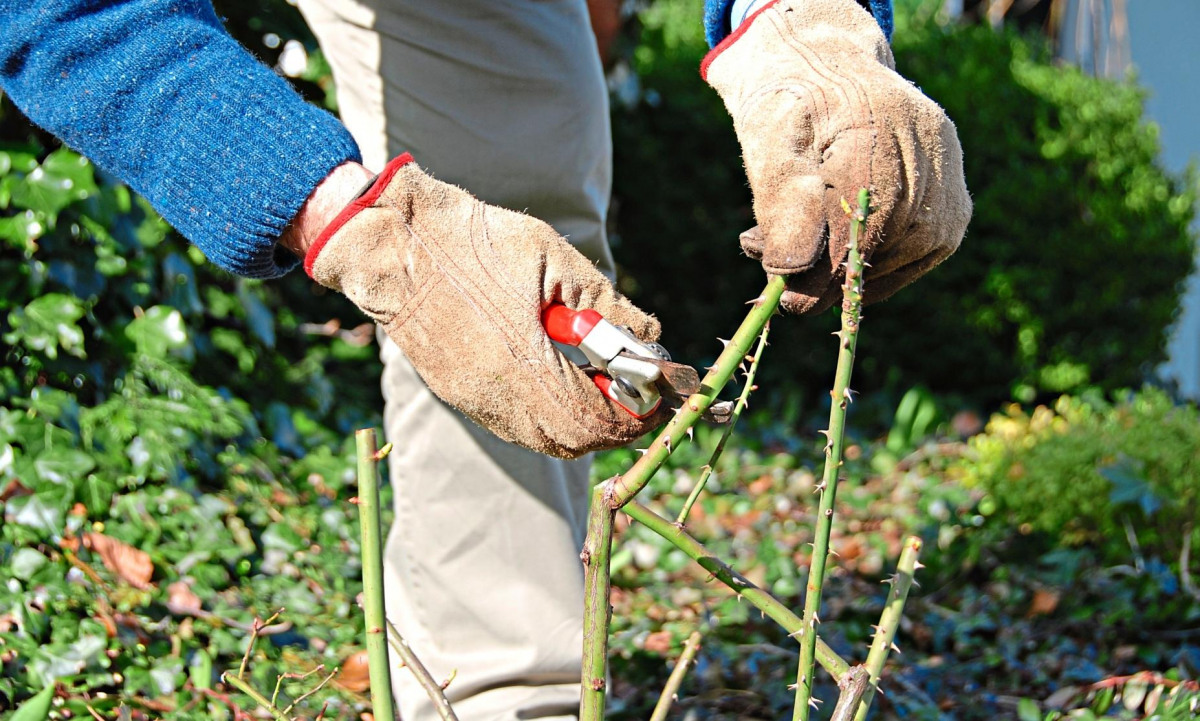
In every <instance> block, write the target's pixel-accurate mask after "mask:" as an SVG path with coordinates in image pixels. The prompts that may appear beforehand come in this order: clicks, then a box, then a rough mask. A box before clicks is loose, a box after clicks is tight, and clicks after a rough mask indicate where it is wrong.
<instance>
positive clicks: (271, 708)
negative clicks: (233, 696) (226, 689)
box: [221, 673, 292, 721]
mask: <svg viewBox="0 0 1200 721" xmlns="http://www.w3.org/2000/svg"><path fill="white" fill-rule="evenodd" d="M221 680H222V681H224V682H225V683H227V684H229V685H230V686H233V687H234V688H236V689H237V690H238V691H241V692H242V693H244V694H246V695H247V696H249V697H250V698H252V699H254V703H256V704H258V705H259V706H261V707H262V708H263V709H265V710H266V712H267V713H269V714H271V717H272V718H274V719H275V721H292V720H291V719H289V718H288V717H287V715H286V714H285V713H284V712H282V711H280V710H279V709H278V708H276V707H275V705H274V704H272V703H271V699H269V698H267V697H266V696H264V695H262V694H261V693H259V691H258V689H256V688H254V687H253V686H251V685H250V682H249V681H247V680H246V679H244V678H242V677H241V676H235V675H233V674H231V673H225V674H222V675H221Z"/></svg>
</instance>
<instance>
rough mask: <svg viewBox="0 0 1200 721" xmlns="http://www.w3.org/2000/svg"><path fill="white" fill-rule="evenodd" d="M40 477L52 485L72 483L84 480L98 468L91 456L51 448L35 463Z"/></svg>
mask: <svg viewBox="0 0 1200 721" xmlns="http://www.w3.org/2000/svg"><path fill="white" fill-rule="evenodd" d="M33 467H34V469H35V470H36V471H37V474H38V477H39V478H41V479H42V480H44V481H49V482H51V483H70V482H72V481H76V480H79V479H82V478H83V477H84V476H85V475H87V473H88V471H90V470H92V469H93V468H95V467H96V462H95V461H93V460H92V458H91V456H89V455H88V454H86V453H84V452H83V451H80V450H76V449H74V448H50V449H47V450H45V451H42V452H41V453H40V454H38V457H37V460H35V461H34V462H33Z"/></svg>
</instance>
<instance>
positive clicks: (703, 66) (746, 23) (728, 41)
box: [700, 0, 779, 82]
mask: <svg viewBox="0 0 1200 721" xmlns="http://www.w3.org/2000/svg"><path fill="white" fill-rule="evenodd" d="M777 2H779V0H771V2H769V3H767V4H766V5H763V6H762V7H760V8H759V9H757V10H755V11H754V14H753V15H751V16H750V17H748V18H746V19H745V20H743V21H742V24H741V25H738V26H737V29H736V30H734V31H733V32H731V33H729V34H728V35H726V36H725V39H724V40H722V41H721V42H719V43H717V46H716V47H715V48H713V49H712V50H709V51H708V54H707V55H705V56H704V59H703V60H701V61H700V77H701V79H703V80H704V81H705V82H708V66H709V65H712V62H713V61H714V60H716V59H717V56H718V55H720V54H721V53H723V52H724V51H725V49H726V48H728V47H729V46H730V45H733V44H734V43H735V42H737V39H738V38H740V37H741V36H742V35H743V34H745V32H746V31H747V30H749V29H750V23H752V22H754V19H755V18H757V17H758V16H759V15H762V14H763V12H764V11H766V10H767V9H769V8H771V7H772V6H774V5H775V3H777Z"/></svg>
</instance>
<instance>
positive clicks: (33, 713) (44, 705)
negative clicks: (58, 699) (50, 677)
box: [9, 682, 54, 721]
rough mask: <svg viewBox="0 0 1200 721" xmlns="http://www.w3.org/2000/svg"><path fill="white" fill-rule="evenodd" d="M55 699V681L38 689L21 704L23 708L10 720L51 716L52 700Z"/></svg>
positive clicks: (28, 720)
mask: <svg viewBox="0 0 1200 721" xmlns="http://www.w3.org/2000/svg"><path fill="white" fill-rule="evenodd" d="M53 700H54V683H53V682H52V683H50V684H49V685H48V686H46V688H44V689H42V690H41V691H38V693H37V695H36V696H34V697H33V698H31V699H29V700H28V701H26V702H25V703H23V704H21V708H19V709H17V712H16V713H14V714H13V715H12V718H11V719H9V721H43V720H44V719H47V718H50V702H52V701H53Z"/></svg>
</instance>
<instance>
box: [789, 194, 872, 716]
mask: <svg viewBox="0 0 1200 721" xmlns="http://www.w3.org/2000/svg"><path fill="white" fill-rule="evenodd" d="M844 205H845V204H844ZM845 207H846V213H847V214H851V210H850V207H849V205H845ZM869 213H870V193H868V192H867V190H866V188H863V189H862V190H860V191H859V193H858V210H857V212H856V213H854V214H853V215H851V218H850V244H849V247H848V248H847V250H846V280H845V283H844V284H843V285H842V328H841V330H839V331H838V332H837V333H836V334H835V335H837V337H838V361H837V370H836V371H835V372H834V378H833V391H832V393H831V394H832V396H833V402H832V404H831V405H830V409H829V429H828V430H826V431H825V437H826V439H828V442H827V443H826V444H825V472H824V475H823V476H822V477H821V483H820V485H819V486H817V488H818V489H820V491H821V502H820V505H819V508H818V511H817V530H816V537H815V539H814V543H813V555H812V561H811V562H810V563H809V568H808V588H807V592H806V593H805V594H804V627H805V628H806V629H809V630H811V631H812V633H810V634H808V635H807V636H804V637H802V638H801V639H800V665H799V667H798V668H797V669H796V705H795V708H793V710H792V719H793V720H794V721H808V712H809V708H810V706H811V705H812V687H813V675H814V672H815V671H816V657H815V654H816V638H817V634H816V628H817V624H818V623H820V618H819V613H820V610H821V588H822V586H823V585H824V583H825V566H826V563H827V562H828V560H829V534H830V531H831V530H832V528H833V504H834V500H835V499H836V497H837V484H838V474H839V473H840V472H841V469H842V447H843V445H844V439H845V432H846V409H847V407H848V406H849V405H850V401H851V400H852V397H851V391H850V375H851V374H852V372H853V370H854V349H855V347H856V346H857V344H858V326H859V321H860V320H861V319H862V282H863V258H862V255H861V254H860V253H859V250H858V243H859V239H860V236H861V235H862V233H863V228H864V227H865V226H866V223H867V215H868V214H869Z"/></svg>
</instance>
